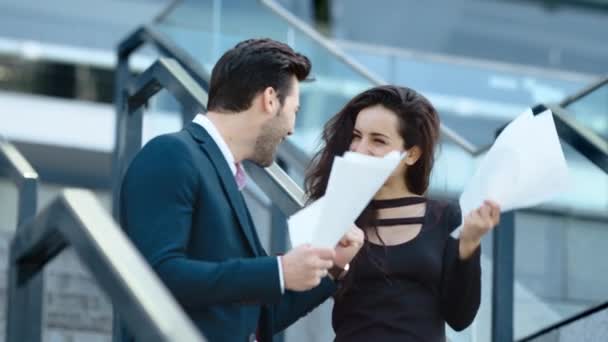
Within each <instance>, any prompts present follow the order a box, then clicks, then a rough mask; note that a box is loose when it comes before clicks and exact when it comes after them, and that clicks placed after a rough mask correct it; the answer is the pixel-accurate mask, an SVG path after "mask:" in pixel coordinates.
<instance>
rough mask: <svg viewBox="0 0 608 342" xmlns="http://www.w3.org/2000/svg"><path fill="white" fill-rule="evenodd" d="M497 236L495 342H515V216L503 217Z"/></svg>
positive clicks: (494, 293) (509, 214)
mask: <svg viewBox="0 0 608 342" xmlns="http://www.w3.org/2000/svg"><path fill="white" fill-rule="evenodd" d="M493 234H494V249H493V254H494V257H493V260H492V264H493V268H492V341H501V342H502V341H513V304H514V302H513V300H514V295H513V289H514V286H513V284H514V280H515V279H514V278H515V213H514V212H508V213H505V214H503V215H502V217H501V219H500V225H499V226H498V227H496V229H495V230H494V232H493Z"/></svg>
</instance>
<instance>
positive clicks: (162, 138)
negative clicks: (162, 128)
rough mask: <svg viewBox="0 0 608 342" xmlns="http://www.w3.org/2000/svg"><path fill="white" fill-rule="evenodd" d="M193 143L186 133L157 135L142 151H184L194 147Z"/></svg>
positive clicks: (183, 131) (182, 131)
mask: <svg viewBox="0 0 608 342" xmlns="http://www.w3.org/2000/svg"><path fill="white" fill-rule="evenodd" d="M195 146H196V144H195V141H194V139H192V137H191V136H190V134H188V132H187V131H185V130H181V131H179V132H174V133H166V134H161V135H158V136H156V137H154V138H152V139H150V141H148V142H147V143H146V144H145V145H144V146H143V148H142V150H177V151H180V150H182V151H186V150H190V149H192V148H193V147H195Z"/></svg>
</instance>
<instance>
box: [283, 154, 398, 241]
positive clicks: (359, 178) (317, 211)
mask: <svg viewBox="0 0 608 342" xmlns="http://www.w3.org/2000/svg"><path fill="white" fill-rule="evenodd" d="M404 156H405V154H403V155H400V153H399V152H397V151H393V152H391V153H389V154H387V155H386V156H384V157H383V158H378V157H371V156H367V155H363V154H359V153H354V152H346V153H345V154H344V156H343V157H339V156H338V157H335V158H334V162H333V166H332V169H331V173H330V176H329V182H328V184H327V190H326V191H325V195H324V196H323V197H321V198H320V199H318V200H317V201H315V202H314V203H312V204H311V205H309V206H307V207H306V208H304V209H302V210H300V211H298V212H297V213H296V214H294V215H292V216H291V217H290V218H289V220H288V224H289V235H290V238H291V245H292V246H294V247H295V246H299V245H302V244H305V243H310V244H312V245H313V246H315V247H327V248H333V247H334V246H335V245H336V244H337V243H338V241H340V238H341V237H342V236H343V235H344V234H345V233H346V232H347V231H348V230H349V229H350V228H351V227H352V225H353V223H354V222H355V220H356V219H357V217H358V216H359V215H360V214H361V212H362V211H363V209H365V207H366V206H367V204H368V203H369V201H370V200H371V199H372V197H373V196H374V195H375V194H376V192H378V190H379V189H380V187H381V186H382V184H384V182H385V181H386V179H387V178H388V177H389V176H390V175H391V173H392V172H393V171H394V170H395V168H396V167H397V165H399V162H400V161H401V160H402V158H403V157H404Z"/></svg>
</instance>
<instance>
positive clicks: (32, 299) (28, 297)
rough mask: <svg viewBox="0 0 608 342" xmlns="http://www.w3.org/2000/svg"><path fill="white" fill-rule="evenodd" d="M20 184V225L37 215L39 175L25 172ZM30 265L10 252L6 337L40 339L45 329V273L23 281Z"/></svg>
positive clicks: (12, 340)
mask: <svg viewBox="0 0 608 342" xmlns="http://www.w3.org/2000/svg"><path fill="white" fill-rule="evenodd" d="M23 176H25V177H24V178H22V179H20V180H19V181H18V184H17V190H18V197H19V199H18V207H17V229H16V233H17V232H19V228H20V227H23V225H24V224H26V223H27V222H29V221H30V220H32V219H33V218H34V217H35V216H36V209H37V205H38V175H36V174H32V175H23ZM28 268H29V267H28V265H27V264H22V263H19V262H18V260H16V258H15V256H14V255H13V249H12V248H11V252H10V253H9V271H8V289H7V306H6V312H7V315H6V316H7V317H6V319H7V323H6V341H7V342H20V341H32V342H40V341H41V340H42V332H43V324H44V320H43V317H44V316H43V313H44V312H43V308H44V303H43V299H44V273H43V272H37V273H36V274H35V275H33V276H32V277H30V278H29V279H27V280H24V281H22V279H23V278H24V277H23V276H22V275H23V274H24V273H25V272H28Z"/></svg>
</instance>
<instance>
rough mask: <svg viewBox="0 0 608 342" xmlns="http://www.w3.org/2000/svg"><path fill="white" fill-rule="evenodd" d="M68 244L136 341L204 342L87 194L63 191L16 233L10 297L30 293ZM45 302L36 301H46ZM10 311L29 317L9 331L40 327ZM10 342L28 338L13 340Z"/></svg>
mask: <svg viewBox="0 0 608 342" xmlns="http://www.w3.org/2000/svg"><path fill="white" fill-rule="evenodd" d="M68 246H71V247H73V248H74V249H75V251H76V253H77V255H78V256H79V257H80V259H81V260H82V262H83V263H84V265H86V266H87V267H88V268H89V269H90V270H91V271H93V272H91V274H92V275H93V277H94V278H95V279H96V280H97V283H98V284H99V286H100V287H101V289H102V290H104V291H105V293H106V294H107V295H108V296H109V297H110V298H112V303H113V305H114V308H115V309H116V310H117V311H118V312H119V313H120V314H121V317H122V318H123V319H124V321H125V322H127V324H128V328H129V332H130V333H131V334H133V335H134V337H136V338H137V340H138V341H159V342H160V341H163V342H164V341H176V342H177V341H193V342H199V341H204V338H203V337H202V336H201V335H200V333H199V331H198V329H197V328H196V327H195V325H194V323H192V321H191V320H190V319H189V318H188V316H187V315H186V313H185V312H184V311H183V310H182V308H181V307H180V306H179V304H178V303H177V301H176V300H175V299H174V298H173V296H172V295H171V294H170V292H169V290H168V289H167V288H166V287H165V286H163V284H162V282H161V281H160V279H159V278H158V276H157V275H156V274H155V273H154V271H153V270H152V269H151V267H150V266H149V264H148V263H147V262H146V261H145V260H144V258H143V257H142V256H141V255H140V254H139V253H138V252H137V249H136V248H135V246H133V244H132V243H131V242H130V241H129V239H128V238H127V236H126V235H125V234H124V233H123V232H122V231H121V229H120V228H119V227H118V226H117V225H116V223H115V222H114V220H113V219H112V217H111V216H110V215H109V214H108V213H107V212H106V210H105V209H104V208H103V207H102V206H101V204H100V203H99V202H98V201H97V199H96V198H95V196H94V195H93V193H91V192H90V191H86V190H81V189H66V190H63V191H62V193H61V194H60V195H59V196H58V198H57V199H55V200H54V201H53V202H51V203H50V204H49V205H48V206H47V207H46V208H45V209H44V210H43V211H41V212H40V213H39V214H38V215H37V216H36V217H35V219H34V220H32V221H29V222H28V223H27V224H25V225H24V226H22V227H21V229H20V230H19V231H18V232H17V233H16V235H15V238H14V239H13V242H12V244H11V252H10V255H11V257H10V261H9V267H10V270H11V271H10V274H11V279H12V280H13V281H12V282H10V283H9V293H15V294H18V295H19V294H21V293H23V291H26V289H27V284H28V283H29V282H30V281H31V279H32V277H34V276H36V275H38V274H41V273H42V270H43V268H44V266H45V265H47V264H48V263H49V262H50V261H51V260H52V259H53V258H54V257H55V256H57V255H58V254H59V253H60V252H61V251H63V250H64V249H65V248H66V247H68ZM42 298H43V297H42V296H39V297H37V298H35V299H34V300H35V301H38V302H42ZM28 304H34V305H37V304H39V303H35V302H30V303H28ZM11 309H12V312H13V313H15V314H16V317H22V318H25V319H24V320H21V321H16V320H13V321H11V324H12V325H9V327H8V329H9V330H17V331H26V330H28V329H39V328H40V327H35V326H32V324H31V322H30V320H29V317H27V316H24V315H23V314H22V313H23V310H24V309H26V308H25V307H21V306H15V305H12V306H11ZM13 336H15V335H13ZM20 336H25V335H20ZM8 341H11V342H21V341H25V340H23V339H21V340H18V339H16V338H13V339H11V337H9V338H8ZM28 341H31V340H28Z"/></svg>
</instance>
